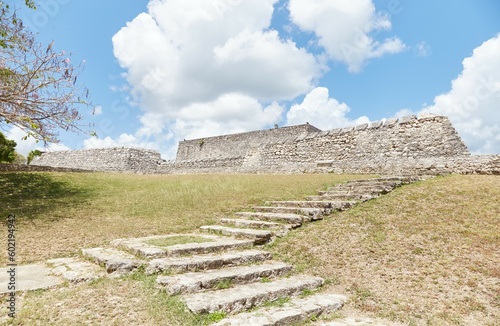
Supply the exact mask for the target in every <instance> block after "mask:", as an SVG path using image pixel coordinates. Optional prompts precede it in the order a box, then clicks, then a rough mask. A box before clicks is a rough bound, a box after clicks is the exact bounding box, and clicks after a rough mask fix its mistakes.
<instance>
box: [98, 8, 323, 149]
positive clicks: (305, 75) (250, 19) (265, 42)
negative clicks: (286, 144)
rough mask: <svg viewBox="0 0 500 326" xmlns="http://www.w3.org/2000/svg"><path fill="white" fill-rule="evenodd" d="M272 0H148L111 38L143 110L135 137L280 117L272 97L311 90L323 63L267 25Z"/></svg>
mask: <svg viewBox="0 0 500 326" xmlns="http://www.w3.org/2000/svg"><path fill="white" fill-rule="evenodd" d="M276 2H277V0H254V1H241V0H211V1H206V0H183V1H179V0H151V1H150V2H149V5H148V12H147V13H142V14H140V15H138V16H137V17H136V18H135V19H134V20H133V21H131V22H129V23H128V24H127V26H125V27H123V28H122V29H121V30H120V31H119V32H118V33H117V34H116V35H115V36H114V37H113V45H114V54H115V56H116V58H117V59H118V62H119V64H120V65H121V66H122V67H123V68H124V69H126V71H127V74H126V78H127V81H128V83H129V84H130V86H131V93H132V95H133V96H134V97H135V100H136V101H137V102H138V103H139V104H140V107H141V109H142V110H143V115H142V117H141V123H142V124H143V127H142V128H141V130H139V131H138V132H137V133H136V134H135V135H134V137H142V138H147V137H154V136H158V135H159V134H160V133H164V134H165V133H168V134H170V139H172V140H173V141H175V140H179V139H183V138H190V137H206V136H210V135H214V134H217V133H227V132H238V131H247V130H252V129H259V128H264V127H267V126H269V125H273V124H274V123H277V122H279V121H280V120H281V119H282V118H283V112H284V108H283V107H282V106H280V105H279V104H278V101H283V100H292V99H293V98H295V97H297V96H299V95H301V94H304V93H306V92H308V91H310V90H311V89H312V88H313V87H314V86H315V82H316V80H317V79H318V77H319V76H320V74H321V72H322V66H321V65H320V63H319V62H318V60H317V58H316V57H315V56H314V55H313V54H311V53H309V52H308V51H307V50H306V49H304V48H299V47H298V46H297V45H296V44H295V43H294V42H293V41H291V40H284V39H282V38H280V36H279V34H278V32H277V31H276V30H273V29H272V28H271V19H272V16H273V12H274V5H275V3H276ZM150 126H153V128H151V127H150ZM94 142H95V141H94ZM89 146H90V145H89Z"/></svg>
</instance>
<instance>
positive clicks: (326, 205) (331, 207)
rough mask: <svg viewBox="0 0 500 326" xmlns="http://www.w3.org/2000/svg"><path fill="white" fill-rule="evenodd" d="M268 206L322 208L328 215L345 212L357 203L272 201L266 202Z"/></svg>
mask: <svg viewBox="0 0 500 326" xmlns="http://www.w3.org/2000/svg"><path fill="white" fill-rule="evenodd" d="M266 204H267V205H271V206H278V207H308V208H321V209H323V210H325V212H327V213H328V214H331V213H332V212H333V211H343V210H346V209H348V208H350V207H352V206H354V205H355V204H356V202H355V201H344V200H342V201H335V200H321V201H315V200H292V201H270V202H266Z"/></svg>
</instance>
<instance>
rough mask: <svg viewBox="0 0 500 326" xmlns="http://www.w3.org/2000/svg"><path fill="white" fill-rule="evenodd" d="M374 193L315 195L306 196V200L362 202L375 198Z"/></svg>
mask: <svg viewBox="0 0 500 326" xmlns="http://www.w3.org/2000/svg"><path fill="white" fill-rule="evenodd" d="M377 197H378V196H375V195H366V194H330V195H317V196H307V197H306V200H310V201H342V200H345V201H360V202H364V201H367V200H370V199H373V198H377Z"/></svg>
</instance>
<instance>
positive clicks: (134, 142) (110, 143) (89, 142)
mask: <svg viewBox="0 0 500 326" xmlns="http://www.w3.org/2000/svg"><path fill="white" fill-rule="evenodd" d="M83 147H84V148H85V149H89V148H109V147H139V148H148V149H154V150H158V149H159V148H158V145H157V144H156V143H155V142H147V141H144V140H142V139H140V138H138V137H136V136H135V135H131V134H126V133H123V134H121V135H120V136H118V138H116V139H113V138H111V137H109V136H107V137H105V138H96V137H91V138H88V139H85V140H84V141H83Z"/></svg>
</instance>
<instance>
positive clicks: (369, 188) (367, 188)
mask: <svg viewBox="0 0 500 326" xmlns="http://www.w3.org/2000/svg"><path fill="white" fill-rule="evenodd" d="M394 188H395V186H394V187H393V186H387V185H378V184H370V185H365V184H347V183H346V184H342V185H337V186H335V187H329V188H328V189H327V190H328V191H340V190H349V191H358V192H377V191H380V192H384V191H391V190H392V189H394Z"/></svg>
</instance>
